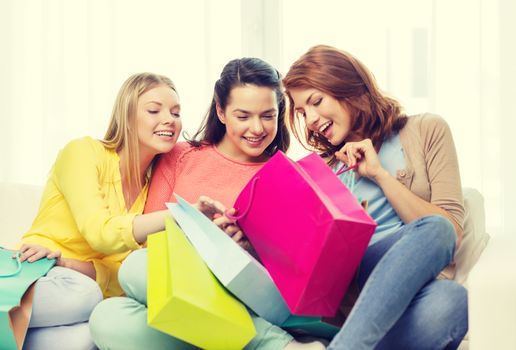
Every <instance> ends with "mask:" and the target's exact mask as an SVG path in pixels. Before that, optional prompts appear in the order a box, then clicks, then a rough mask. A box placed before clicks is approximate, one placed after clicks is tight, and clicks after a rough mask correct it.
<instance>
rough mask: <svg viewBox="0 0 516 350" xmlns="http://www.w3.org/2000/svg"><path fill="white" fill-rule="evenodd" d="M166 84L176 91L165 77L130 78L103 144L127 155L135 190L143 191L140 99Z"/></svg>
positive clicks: (128, 173)
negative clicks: (137, 122)
mask: <svg viewBox="0 0 516 350" xmlns="http://www.w3.org/2000/svg"><path fill="white" fill-rule="evenodd" d="M159 85H166V86H168V87H170V88H171V89H172V90H174V91H175V92H176V93H177V91H176V87H175V85H174V83H173V82H172V81H171V80H170V79H169V78H167V77H165V76H163V75H157V74H153V73H139V74H135V75H133V76H131V77H129V78H128V79H127V80H126V81H125V82H124V84H123V85H122V87H121V88H120V91H119V92H118V95H117V97H116V100H115V104H114V106H113V112H112V113H111V120H110V122H109V126H108V129H107V131H106V134H105V135H104V139H103V140H101V142H102V143H103V144H104V146H105V147H106V148H108V149H111V150H114V151H116V152H117V153H119V154H121V155H123V157H124V158H125V159H127V162H126V163H125V167H124V169H121V170H123V171H124V174H125V176H126V179H127V183H128V184H129V186H130V187H131V188H137V189H138V192H139V191H141V189H142V184H141V182H140V181H139V176H140V170H141V169H140V147H139V142H138V131H137V124H136V114H137V108H138V99H139V98H140V96H141V95H143V94H144V93H145V92H147V91H149V90H151V89H153V88H155V87H157V86H159Z"/></svg>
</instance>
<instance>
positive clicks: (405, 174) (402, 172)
mask: <svg viewBox="0 0 516 350" xmlns="http://www.w3.org/2000/svg"><path fill="white" fill-rule="evenodd" d="M399 174H400V177H405V176H407V172H406V171H405V170H400V172H399Z"/></svg>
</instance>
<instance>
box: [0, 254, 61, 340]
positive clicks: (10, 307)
mask: <svg viewBox="0 0 516 350" xmlns="http://www.w3.org/2000/svg"><path fill="white" fill-rule="evenodd" d="M16 253H17V252H15V251H12V250H8V249H4V248H2V247H0V340H1V341H0V350H17V349H21V348H22V346H23V340H24V339H25V334H26V332H27V327H28V325H29V321H30V315H31V312H32V288H31V286H32V284H33V283H34V282H35V281H36V280H37V279H38V278H40V277H42V276H44V275H46V273H47V272H48V271H49V270H50V269H51V268H52V267H53V266H54V265H55V263H56V260H55V259H50V260H49V259H45V258H43V259H40V260H37V261H35V262H32V263H29V262H27V261H24V262H23V263H20V259H19V254H16ZM13 255H16V259H13V258H12V257H13Z"/></svg>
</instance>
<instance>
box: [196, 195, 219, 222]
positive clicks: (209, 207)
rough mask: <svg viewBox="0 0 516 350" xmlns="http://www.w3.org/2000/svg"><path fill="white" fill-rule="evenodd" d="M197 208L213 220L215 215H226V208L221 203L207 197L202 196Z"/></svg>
mask: <svg viewBox="0 0 516 350" xmlns="http://www.w3.org/2000/svg"><path fill="white" fill-rule="evenodd" d="M197 208H198V209H199V210H200V211H201V212H202V213H203V214H204V215H206V216H207V217H209V218H213V216H214V215H215V214H220V215H222V214H224V211H225V210H226V207H225V206H224V205H223V204H222V203H221V202H219V201H216V200H213V199H211V198H209V197H207V196H200V197H199V200H198V201H197Z"/></svg>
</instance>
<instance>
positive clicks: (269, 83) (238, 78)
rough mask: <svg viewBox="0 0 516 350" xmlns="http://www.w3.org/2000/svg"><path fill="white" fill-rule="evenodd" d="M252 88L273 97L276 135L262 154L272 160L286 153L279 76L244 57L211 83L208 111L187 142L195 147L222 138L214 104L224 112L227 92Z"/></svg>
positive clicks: (260, 62)
mask: <svg viewBox="0 0 516 350" xmlns="http://www.w3.org/2000/svg"><path fill="white" fill-rule="evenodd" d="M245 85H255V86H263V87H268V88H271V89H272V90H273V91H274V92H275V93H276V101H277V103H278V132H277V134H276V137H275V138H274V140H272V143H271V144H270V145H269V146H268V147H267V148H266V149H265V153H266V154H267V155H269V156H272V155H273V154H274V153H276V152H277V151H283V152H286V151H287V150H288V147H289V145H290V135H289V132H288V128H287V125H286V123H285V97H284V95H283V85H282V84H281V75H280V73H279V72H278V71H277V70H276V69H275V68H274V67H272V66H271V65H270V64H268V63H267V62H265V61H263V60H261V59H259V58H254V57H244V58H239V59H234V60H232V61H230V62H228V63H227V64H226V65H225V66H224V69H223V70H222V73H220V78H219V79H218V80H217V81H216V82H215V87H214V89H213V90H214V91H213V98H212V101H211V105H210V108H209V109H208V112H207V113H206V116H205V117H204V120H203V122H202V124H201V127H200V128H199V130H198V131H197V132H196V133H195V135H194V137H193V138H192V139H191V140H189V141H188V142H189V143H190V144H191V145H193V146H196V147H199V146H201V145H205V144H210V145H216V144H218V143H219V142H220V141H222V139H223V138H224V135H225V134H226V126H225V125H224V124H222V123H221V121H220V120H219V118H218V116H217V108H216V106H217V104H218V105H219V106H220V108H222V109H226V106H227V105H228V102H229V96H230V94H231V91H232V90H233V89H234V88H235V87H239V86H245Z"/></svg>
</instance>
